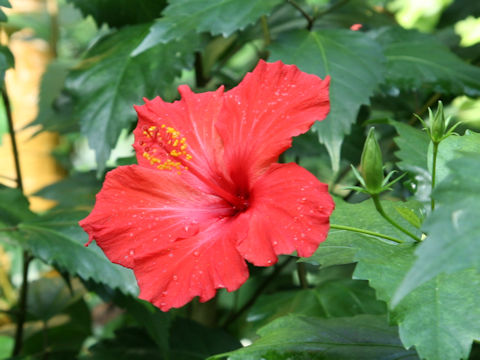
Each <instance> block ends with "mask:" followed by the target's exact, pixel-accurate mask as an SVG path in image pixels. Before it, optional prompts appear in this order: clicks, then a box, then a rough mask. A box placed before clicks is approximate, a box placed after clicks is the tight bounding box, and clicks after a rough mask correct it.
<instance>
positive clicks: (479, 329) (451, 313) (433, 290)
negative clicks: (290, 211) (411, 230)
mask: <svg viewBox="0 0 480 360" xmlns="http://www.w3.org/2000/svg"><path fill="white" fill-rule="evenodd" d="M414 250H415V248H414V247H409V248H407V247H403V248H401V249H400V248H398V249H393V248H392V246H390V245H383V246H375V247H373V246H368V245H367V246H365V247H363V248H362V249H360V250H359V251H358V252H357V254H356V257H357V259H358V264H357V267H356V269H355V273H354V277H355V278H359V279H365V280H367V279H368V280H369V282H370V286H372V287H373V288H374V289H375V290H376V292H377V297H378V298H379V299H382V300H384V301H386V302H387V303H391V301H392V300H391V299H392V298H393V296H394V293H395V289H396V288H397V287H398V285H399V284H400V283H401V281H402V279H403V278H404V277H405V274H406V273H407V272H408V269H410V267H411V266H412V264H413V262H414V260H415V257H414ZM479 285H480V275H479V274H478V273H476V272H474V271H463V272H457V273H453V274H450V275H448V276H446V275H440V276H438V277H436V278H434V279H431V280H430V281H428V282H426V283H424V284H423V285H421V286H420V287H418V288H417V289H415V290H414V291H413V292H411V293H410V294H409V295H407V296H406V297H405V298H404V299H403V300H402V301H401V302H400V304H399V305H398V306H397V307H396V308H395V309H394V310H392V311H391V312H390V319H391V320H392V321H393V322H395V323H397V324H399V330H400V338H401V339H402V342H403V344H404V345H405V347H407V348H408V347H410V346H415V348H416V350H417V352H418V354H419V356H420V357H421V358H422V359H427V360H450V359H451V360H455V359H460V358H462V359H465V358H467V357H468V353H469V351H470V346H471V343H472V340H473V339H479V338H480V325H479V324H480V309H479V308H478V306H477V304H478V303H479V302H480V293H479V292H478V288H479Z"/></svg>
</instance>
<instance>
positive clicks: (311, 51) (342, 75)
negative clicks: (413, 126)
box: [270, 29, 384, 170]
mask: <svg viewBox="0 0 480 360" xmlns="http://www.w3.org/2000/svg"><path fill="white" fill-rule="evenodd" d="M270 51H271V57H270V60H272V61H274V60H282V61H283V62H285V63H288V64H295V65H297V66H298V67H299V68H300V69H301V70H303V71H305V72H308V73H312V74H316V75H318V76H320V77H321V78H324V77H325V76H326V75H330V76H331V85H330V102H331V103H330V104H331V109H330V113H329V115H328V117H327V119H325V120H324V121H322V122H320V123H317V124H315V125H314V129H315V130H316V131H317V133H318V137H319V140H320V142H322V143H324V144H325V145H326V146H327V149H328V152H329V154H330V158H331V161H332V166H333V169H334V170H338V166H339V162H340V149H341V145H342V142H343V138H344V136H345V134H348V133H349V132H350V128H351V125H352V124H353V123H354V122H355V120H356V119H357V113H358V110H359V108H360V106H361V105H362V104H369V103H370V97H371V96H372V95H373V92H374V90H375V89H376V88H377V86H378V85H379V84H380V83H381V82H382V81H383V75H384V74H383V73H384V56H383V54H382V51H381V48H380V47H379V46H378V45H377V44H376V43H375V42H374V41H372V40H371V39H370V38H369V37H368V36H367V35H365V34H362V33H359V32H355V31H349V30H343V29H342V30H339V29H337V30H330V29H329V30H321V31H320V30H319V31H312V32H309V31H306V30H297V31H292V32H289V33H288V34H284V35H281V36H279V38H278V39H277V40H276V41H274V42H273V43H272V45H271V46H270Z"/></svg>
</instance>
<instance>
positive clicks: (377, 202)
mask: <svg viewBox="0 0 480 360" xmlns="http://www.w3.org/2000/svg"><path fill="white" fill-rule="evenodd" d="M372 200H373V203H374V204H375V209H377V211H378V212H379V213H380V215H382V216H383V218H384V219H385V220H387V221H388V222H389V223H390V224H392V225H393V226H395V227H396V228H397V229H398V230H400V231H401V232H403V233H404V234H407V235H408V236H410V237H411V238H412V239H414V240H415V241H416V242H421V241H422V240H421V239H420V238H419V237H418V236H416V235H414V234H412V233H411V232H410V231H408V230H407V229H405V228H403V227H402V226H400V225H399V224H397V223H396V222H395V221H394V220H393V219H392V218H391V217H390V216H388V215H387V213H386V212H385V211H384V210H383V206H382V203H381V202H380V199H379V197H378V194H373V195H372Z"/></svg>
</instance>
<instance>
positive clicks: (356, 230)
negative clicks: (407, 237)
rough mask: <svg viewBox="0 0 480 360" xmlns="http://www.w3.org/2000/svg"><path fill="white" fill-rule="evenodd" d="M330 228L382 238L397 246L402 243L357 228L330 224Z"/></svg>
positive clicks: (387, 236) (395, 239)
mask: <svg viewBox="0 0 480 360" xmlns="http://www.w3.org/2000/svg"><path fill="white" fill-rule="evenodd" d="M330 228H331V229H338V230H347V231H352V232H356V233H360V234H366V235H372V236H376V237H379V238H383V239H387V240H390V241H393V242H396V243H398V244H402V243H404V241H403V240H400V239H397V238H394V237H393V236H389V235H385V234H380V233H377V232H374V231H370V230H365V229H359V228H356V227H352V226H346V225H337V224H330Z"/></svg>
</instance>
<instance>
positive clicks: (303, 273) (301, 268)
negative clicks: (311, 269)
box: [297, 262, 308, 289]
mask: <svg viewBox="0 0 480 360" xmlns="http://www.w3.org/2000/svg"><path fill="white" fill-rule="evenodd" d="M297 274H298V280H299V281H300V286H301V287H302V289H308V281H307V270H306V269H305V264H304V263H302V262H298V263H297Z"/></svg>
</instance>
